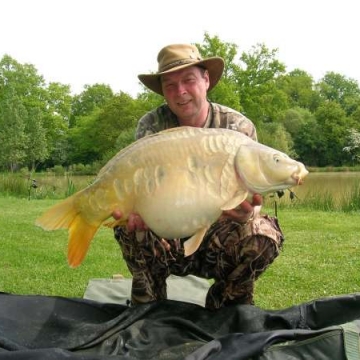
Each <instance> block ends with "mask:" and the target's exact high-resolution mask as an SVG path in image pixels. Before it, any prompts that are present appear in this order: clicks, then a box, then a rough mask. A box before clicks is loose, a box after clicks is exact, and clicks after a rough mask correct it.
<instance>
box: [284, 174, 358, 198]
mask: <svg viewBox="0 0 360 360" xmlns="http://www.w3.org/2000/svg"><path fill="white" fill-rule="evenodd" d="M359 184H360V172H315V173H310V174H309V175H308V176H307V177H306V178H305V179H304V183H303V185H300V186H295V187H293V188H292V189H291V190H292V191H293V192H294V193H295V196H296V197H297V198H299V199H300V200H301V199H305V198H306V197H309V196H312V197H313V196H316V197H317V196H319V197H323V196H331V197H332V198H333V199H334V201H335V203H337V202H338V201H339V200H341V199H343V198H344V197H347V196H348V195H349V194H350V193H351V191H352V190H353V189H354V187H355V186H359ZM289 195H290V193H289V192H288V191H285V196H283V198H281V201H290V196H289Z"/></svg>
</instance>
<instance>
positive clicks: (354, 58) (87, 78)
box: [0, 0, 360, 96]
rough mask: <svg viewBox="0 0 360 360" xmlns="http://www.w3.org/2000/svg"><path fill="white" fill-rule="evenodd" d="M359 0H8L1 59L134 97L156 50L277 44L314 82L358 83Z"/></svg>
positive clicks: (0, 31)
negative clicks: (333, 77)
mask: <svg viewBox="0 0 360 360" xmlns="http://www.w3.org/2000/svg"><path fill="white" fill-rule="evenodd" d="M357 3H358V1H357V0H341V1H339V0H327V1H320V0H318V1H317V0H246V1H245V0H182V1H178V2H176V1H175V2H174V1H170V0H130V1H125V0H4V1H2V2H1V6H0V11H1V17H0V59H1V58H2V57H3V56H4V55H5V54H7V55H10V56H11V57H12V58H13V59H15V60H16V61H18V62H20V63H21V64H25V63H27V64H32V65H34V66H35V68H36V69H37V71H38V74H40V75H42V76H43V77H44V79H45V81H46V82H47V83H49V82H60V83H62V84H68V85H70V87H71V91H72V93H73V94H79V93H80V92H81V91H83V89H84V88H83V87H84V85H86V84H87V85H94V84H96V83H101V84H107V85H109V86H110V87H111V88H112V90H113V91H114V92H115V93H117V92H119V91H123V92H126V93H128V94H130V95H131V96H136V94H137V93H138V92H140V91H141V90H142V88H141V86H140V84H139V81H138V78H137V75H138V74H141V73H150V72H153V71H156V70H157V61H156V57H157V54H158V52H159V51H160V49H161V48H162V47H164V46H166V45H168V44H175V43H203V41H204V34H205V33H208V34H209V35H210V37H214V36H218V37H219V39H220V40H221V41H222V42H229V43H234V44H236V45H237V46H238V56H240V54H241V53H242V52H249V51H250V50H251V48H252V47H253V46H255V45H257V44H265V46H266V47H267V48H268V49H270V50H272V49H277V50H278V53H277V56H276V58H277V59H278V60H279V61H281V62H282V63H284V64H285V66H286V70H287V71H288V72H289V71H291V70H293V69H295V68H299V69H301V70H304V71H306V72H307V73H309V74H310V75H311V76H313V78H314V80H315V81H318V80H319V79H321V78H322V77H323V76H324V75H325V74H326V72H328V71H334V72H336V73H339V74H341V75H344V76H346V77H347V78H351V79H353V80H356V81H357V82H358V83H359V84H360V51H359V35H360V23H359V16H358V14H359V10H358V8H359V7H360V5H357Z"/></svg>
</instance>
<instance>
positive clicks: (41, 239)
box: [0, 197, 360, 309]
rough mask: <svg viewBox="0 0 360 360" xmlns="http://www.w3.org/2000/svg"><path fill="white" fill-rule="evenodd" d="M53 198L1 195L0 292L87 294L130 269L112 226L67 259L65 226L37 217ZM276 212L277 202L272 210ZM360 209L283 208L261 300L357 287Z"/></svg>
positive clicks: (277, 303)
mask: <svg viewBox="0 0 360 360" xmlns="http://www.w3.org/2000/svg"><path fill="white" fill-rule="evenodd" d="M56 202H57V201H56V200H30V201H29V200H27V199H19V198H13V197H0V209H1V210H0V254H1V256H0V291H3V292H10V293H14V294H40V295H60V296H66V297H82V296H83V294H84V291H85V289H86V286H87V284H88V282H89V280H90V279H93V278H110V277H112V275H113V274H118V273H121V274H123V275H125V276H127V277H128V276H129V272H128V270H127V268H126V265H125V263H124V261H123V260H122V255H121V252H120V249H119V247H118V245H117V244H116V242H115V241H114V239H113V235H112V231H111V230H109V229H107V228H102V229H100V231H99V232H98V233H97V234H96V236H95V239H94V241H93V242H92V244H91V247H90V250H89V252H88V255H87V257H86V259H85V260H84V262H83V263H82V265H80V266H79V267H78V268H76V269H71V268H69V267H68V265H67V262H66V251H67V232H66V231H65V230H64V231H63V230H58V231H52V232H46V231H44V230H42V229H41V228H39V227H36V226H35V225H34V222H35V219H36V217H38V216H39V215H40V214H41V213H42V212H43V211H45V210H46V209H48V208H49V207H50V206H51V205H52V204H54V203H56ZM269 212H270V213H271V212H272V209H269ZM359 215H360V214H359V213H356V212H347V213H344V212H335V211H329V212H327V211H321V210H319V211H317V210H306V209H297V208H290V209H284V210H283V209H280V210H279V213H278V217H279V221H280V224H281V227H282V229H283V232H284V234H285V237H286V240H285V243H284V248H283V251H282V252H281V254H280V256H279V257H278V258H277V259H276V260H275V262H274V263H273V264H272V265H271V266H270V267H269V269H268V270H267V271H266V272H265V273H264V274H263V275H262V276H261V277H260V279H259V280H258V281H257V285H256V291H255V301H256V304H257V305H258V306H260V307H262V308H266V309H279V308H285V307H288V306H292V305H296V304H299V303H302V302H305V301H310V300H313V299H317V298H321V297H325V296H332V295H340V294H348V293H353V292H357V291H358V289H359V273H358V272H359V270H358V269H359V268H360V257H359V254H360V240H359V233H360V221H359Z"/></svg>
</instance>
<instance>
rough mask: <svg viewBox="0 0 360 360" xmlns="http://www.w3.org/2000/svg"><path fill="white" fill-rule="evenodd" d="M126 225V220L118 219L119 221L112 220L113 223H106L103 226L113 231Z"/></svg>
mask: <svg viewBox="0 0 360 360" xmlns="http://www.w3.org/2000/svg"><path fill="white" fill-rule="evenodd" d="M126 224H127V220H126V219H119V220H114V221H107V222H105V223H104V224H103V225H104V226H106V227H108V228H111V229H113V228H114V227H116V226H125V225H126Z"/></svg>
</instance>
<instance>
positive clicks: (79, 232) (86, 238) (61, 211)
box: [35, 195, 101, 267]
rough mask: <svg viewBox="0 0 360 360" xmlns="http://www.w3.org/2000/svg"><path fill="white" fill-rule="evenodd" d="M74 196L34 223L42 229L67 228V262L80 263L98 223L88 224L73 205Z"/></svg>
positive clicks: (74, 265) (72, 264) (73, 264)
mask: <svg viewBox="0 0 360 360" xmlns="http://www.w3.org/2000/svg"><path fill="white" fill-rule="evenodd" d="M74 199H75V196H74V195H73V196H71V197H69V198H67V199H65V200H64V201H62V202H60V203H59V204H56V205H54V206H53V207H51V208H50V209H49V210H47V211H46V212H45V213H44V214H43V215H41V216H40V217H39V218H38V219H36V222H35V224H36V225H37V226H40V227H42V228H43V229H44V230H57V229H69V245H68V263H69V265H70V266H71V267H76V266H78V265H80V263H81V261H82V260H83V259H84V257H85V255H86V252H87V250H88V248H89V245H90V241H91V239H92V238H93V237H94V235H95V233H96V231H97V229H98V228H99V226H100V224H101V223H99V224H97V225H96V224H90V223H88V222H87V221H86V220H85V219H84V218H83V217H82V216H81V213H80V212H79V211H78V210H77V209H76V207H75V206H74Z"/></svg>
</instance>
